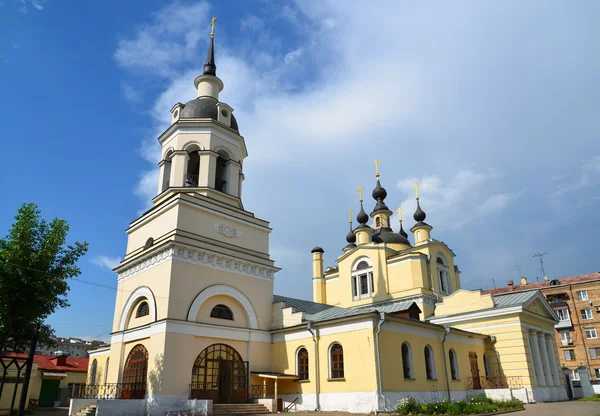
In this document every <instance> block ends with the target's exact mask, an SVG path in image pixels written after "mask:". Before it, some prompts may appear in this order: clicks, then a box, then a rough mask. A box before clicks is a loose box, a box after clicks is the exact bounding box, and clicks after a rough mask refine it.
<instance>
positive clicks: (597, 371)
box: [594, 368, 600, 378]
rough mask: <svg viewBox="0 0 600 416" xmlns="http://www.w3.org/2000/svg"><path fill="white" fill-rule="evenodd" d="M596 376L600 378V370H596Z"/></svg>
mask: <svg viewBox="0 0 600 416" xmlns="http://www.w3.org/2000/svg"><path fill="white" fill-rule="evenodd" d="M594 374H595V375H596V378H600V368H594Z"/></svg>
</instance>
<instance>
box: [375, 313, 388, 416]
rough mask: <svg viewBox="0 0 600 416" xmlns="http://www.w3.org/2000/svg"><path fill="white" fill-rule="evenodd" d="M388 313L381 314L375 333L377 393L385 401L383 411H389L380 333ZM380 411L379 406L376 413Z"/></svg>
mask: <svg viewBox="0 0 600 416" xmlns="http://www.w3.org/2000/svg"><path fill="white" fill-rule="evenodd" d="M385 318H386V313H385V312H379V322H378V323H377V332H376V333H375V349H376V350H377V378H378V386H377V393H379V397H381V398H382V399H383V410H384V411H387V407H386V406H385V404H386V402H385V396H384V395H383V382H382V376H381V355H380V353H379V333H380V332H381V327H382V325H383V324H384V323H385ZM378 410H379V405H378V406H377V409H375V413H377V412H378Z"/></svg>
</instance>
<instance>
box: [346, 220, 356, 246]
mask: <svg viewBox="0 0 600 416" xmlns="http://www.w3.org/2000/svg"><path fill="white" fill-rule="evenodd" d="M346 241H347V242H348V243H350V244H353V243H356V235H355V234H354V231H352V224H350V232H349V233H348V235H346Z"/></svg>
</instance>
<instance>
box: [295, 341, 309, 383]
mask: <svg viewBox="0 0 600 416" xmlns="http://www.w3.org/2000/svg"><path fill="white" fill-rule="evenodd" d="M297 368H298V378H299V379H300V380H308V351H307V350H306V348H304V347H302V348H300V349H299V350H298V355H297Z"/></svg>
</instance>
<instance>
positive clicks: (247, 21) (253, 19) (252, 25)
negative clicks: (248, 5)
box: [240, 14, 265, 31]
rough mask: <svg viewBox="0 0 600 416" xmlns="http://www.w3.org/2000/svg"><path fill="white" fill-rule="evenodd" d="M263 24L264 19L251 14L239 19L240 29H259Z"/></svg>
mask: <svg viewBox="0 0 600 416" xmlns="http://www.w3.org/2000/svg"><path fill="white" fill-rule="evenodd" d="M264 26H265V22H264V20H263V19H260V18H259V17H257V16H255V15H253V14H250V15H248V16H246V17H244V18H243V19H242V20H241V21H240V29H242V30H251V31H260V30H262V29H263V27H264Z"/></svg>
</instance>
